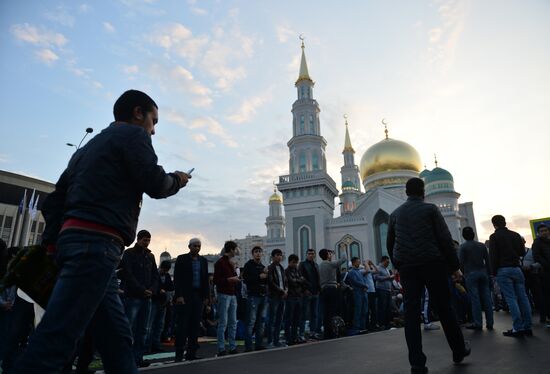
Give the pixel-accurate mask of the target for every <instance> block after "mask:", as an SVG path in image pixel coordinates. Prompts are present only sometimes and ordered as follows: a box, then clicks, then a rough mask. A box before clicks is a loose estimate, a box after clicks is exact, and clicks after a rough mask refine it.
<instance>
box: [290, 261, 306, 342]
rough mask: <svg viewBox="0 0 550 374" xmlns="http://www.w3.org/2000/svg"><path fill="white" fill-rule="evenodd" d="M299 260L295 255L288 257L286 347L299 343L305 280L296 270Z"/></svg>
mask: <svg viewBox="0 0 550 374" xmlns="http://www.w3.org/2000/svg"><path fill="white" fill-rule="evenodd" d="M299 261H300V259H299V258H298V256H296V255H295V254H291V255H290V256H288V267H287V268H286V270H285V277H286V280H287V283H288V296H287V298H286V301H285V338H286V343H287V344H288V345H294V344H296V343H299V341H298V326H299V325H300V319H301V317H302V299H303V297H304V287H305V282H306V280H305V278H304V277H303V276H302V274H300V270H298V262H299Z"/></svg>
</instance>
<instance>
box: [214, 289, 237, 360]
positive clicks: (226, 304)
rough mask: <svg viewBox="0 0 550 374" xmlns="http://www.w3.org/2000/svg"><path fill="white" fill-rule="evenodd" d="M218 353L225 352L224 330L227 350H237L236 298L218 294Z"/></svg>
mask: <svg viewBox="0 0 550 374" xmlns="http://www.w3.org/2000/svg"><path fill="white" fill-rule="evenodd" d="M218 318H219V319H218V352H222V351H225V329H226V328H227V340H228V341H229V350H230V351H232V350H234V349H237V343H236V342H235V334H236V333H237V296H235V295H226V294H223V293H218Z"/></svg>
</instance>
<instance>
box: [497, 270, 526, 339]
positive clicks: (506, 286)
mask: <svg viewBox="0 0 550 374" xmlns="http://www.w3.org/2000/svg"><path fill="white" fill-rule="evenodd" d="M497 282H498V285H499V287H500V290H501V291H502V293H503V295H504V298H505V299H506V303H507V304H508V308H510V314H511V315H512V327H513V328H514V330H515V331H521V330H528V329H530V328H531V305H529V299H528V298H527V294H526V293H525V278H524V276H523V273H522V272H521V269H520V268H519V267H503V268H500V269H498V271H497Z"/></svg>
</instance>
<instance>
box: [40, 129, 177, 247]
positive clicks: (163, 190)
mask: <svg viewBox="0 0 550 374" xmlns="http://www.w3.org/2000/svg"><path fill="white" fill-rule="evenodd" d="M157 161H158V160H157V156H156V154H155V150H154V149H153V145H152V143H151V136H150V135H149V134H148V133H147V131H145V129H143V128H142V127H140V126H137V125H130V124H125V123H117V124H115V123H112V124H111V125H110V126H109V127H107V128H106V129H104V130H103V131H101V133H99V134H97V135H96V136H95V137H94V138H92V139H91V140H90V141H89V142H88V143H87V144H86V145H85V146H84V147H82V148H80V149H79V150H78V151H76V152H75V153H74V155H73V157H72V158H71V160H70V161H69V165H68V166H67V168H66V169H65V171H64V172H63V174H62V175H61V177H60V178H59V181H58V182H57V184H56V185H55V190H54V192H52V193H51V194H49V195H48V197H47V198H46V200H44V205H43V207H42V213H43V215H44V217H45V219H46V228H45V230H44V233H43V235H42V238H43V243H44V244H55V242H56V240H57V235H58V233H59V230H60V229H61V226H62V225H63V222H64V220H65V219H67V218H80V219H83V220H87V221H90V222H94V223H99V224H102V225H105V226H108V227H111V228H113V229H115V230H117V231H118V233H119V234H120V235H121V237H122V239H123V240H124V245H126V246H129V245H130V244H132V242H133V241H134V239H135V235H136V227H137V222H138V217H139V212H140V210H141V201H142V195H143V193H144V192H145V193H146V194H147V195H149V196H150V197H152V198H155V199H161V198H165V197H168V196H171V195H174V194H175V193H177V192H178V191H179V189H180V188H181V186H180V179H179V178H178V177H177V176H176V175H174V174H167V173H165V172H164V169H163V168H162V167H161V166H159V165H157Z"/></svg>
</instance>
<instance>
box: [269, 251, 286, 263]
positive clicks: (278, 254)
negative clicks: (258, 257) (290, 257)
mask: <svg viewBox="0 0 550 374" xmlns="http://www.w3.org/2000/svg"><path fill="white" fill-rule="evenodd" d="M282 260H283V251H281V250H280V249H279V248H275V249H274V250H272V251H271V261H273V262H274V263H276V264H278V263H280V262H281V261H282Z"/></svg>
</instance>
